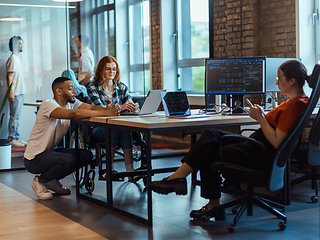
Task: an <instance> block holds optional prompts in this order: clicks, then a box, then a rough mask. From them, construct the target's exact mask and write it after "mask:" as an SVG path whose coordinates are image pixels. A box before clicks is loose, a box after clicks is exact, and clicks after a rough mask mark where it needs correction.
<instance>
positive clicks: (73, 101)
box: [67, 98, 76, 103]
mask: <svg viewBox="0 0 320 240" xmlns="http://www.w3.org/2000/svg"><path fill="white" fill-rule="evenodd" d="M67 102H69V103H75V102H76V99H72V98H70V99H69V100H68V101H67Z"/></svg>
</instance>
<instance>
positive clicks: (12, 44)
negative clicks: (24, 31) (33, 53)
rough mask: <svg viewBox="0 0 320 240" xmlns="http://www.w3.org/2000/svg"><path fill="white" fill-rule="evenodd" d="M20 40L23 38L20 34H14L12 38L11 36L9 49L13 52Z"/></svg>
mask: <svg viewBox="0 0 320 240" xmlns="http://www.w3.org/2000/svg"><path fill="white" fill-rule="evenodd" d="M18 40H22V38H21V37H20V36H13V37H12V38H10V40H9V49H10V51H11V52H13V48H16V47H17V42H18ZM22 41H23V40H22Z"/></svg>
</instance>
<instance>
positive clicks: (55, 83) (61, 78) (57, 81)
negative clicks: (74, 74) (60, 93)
mask: <svg viewBox="0 0 320 240" xmlns="http://www.w3.org/2000/svg"><path fill="white" fill-rule="evenodd" d="M65 81H71V79H70V78H67V77H57V78H56V79H55V80H53V82H52V86H51V87H52V91H54V90H55V89H56V85H57V84H59V83H64V82H65Z"/></svg>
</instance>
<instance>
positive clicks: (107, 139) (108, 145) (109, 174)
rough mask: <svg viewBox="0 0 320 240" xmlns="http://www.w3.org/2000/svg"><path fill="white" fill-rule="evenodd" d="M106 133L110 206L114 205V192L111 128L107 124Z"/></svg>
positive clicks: (108, 199) (107, 185)
mask: <svg viewBox="0 0 320 240" xmlns="http://www.w3.org/2000/svg"><path fill="white" fill-rule="evenodd" d="M105 135H106V151H107V152H106V187H107V205H108V206H109V207H111V206H113V192H112V180H111V174H112V162H111V159H112V157H111V144H110V143H111V136H110V128H109V127H108V126H107V124H106V126H105Z"/></svg>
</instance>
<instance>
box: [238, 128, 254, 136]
mask: <svg viewBox="0 0 320 240" xmlns="http://www.w3.org/2000/svg"><path fill="white" fill-rule="evenodd" d="M257 130H258V129H251V128H247V129H242V130H241V131H240V135H242V133H243V132H255V131H257Z"/></svg>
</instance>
